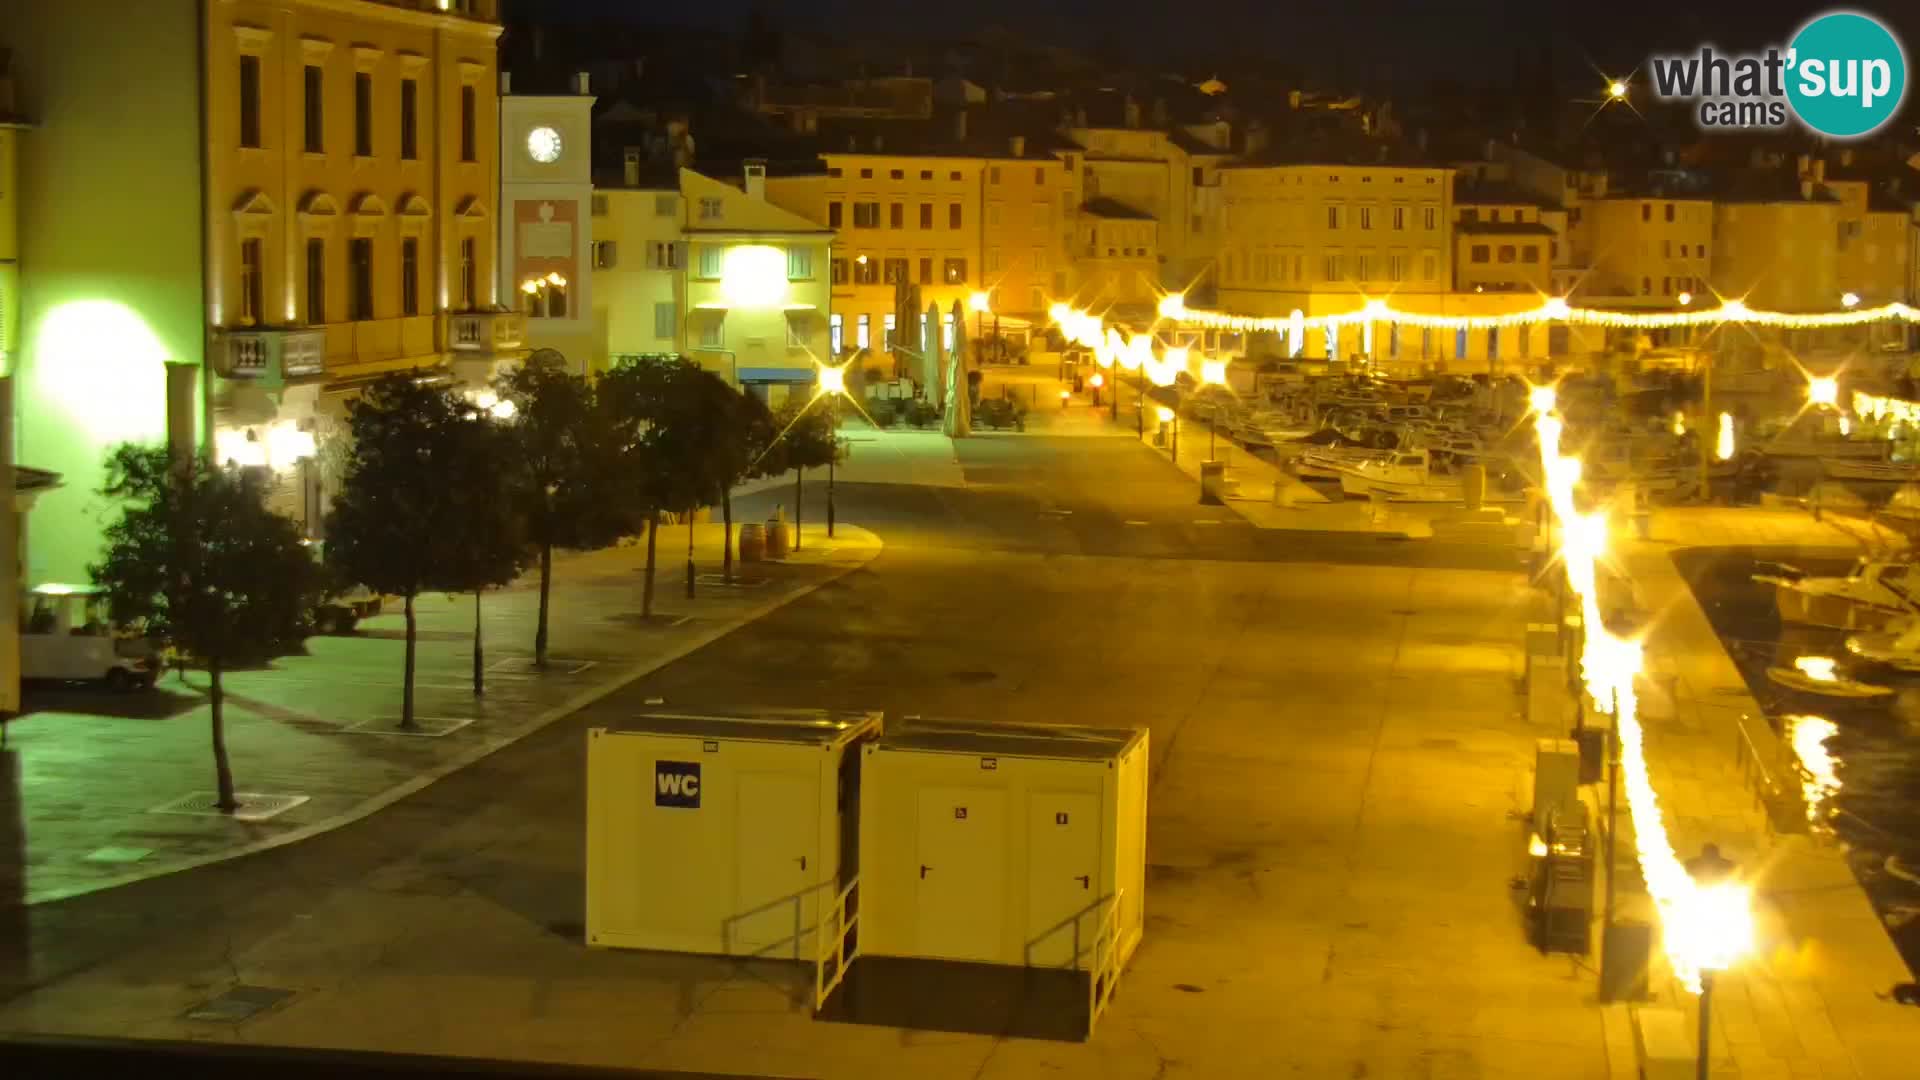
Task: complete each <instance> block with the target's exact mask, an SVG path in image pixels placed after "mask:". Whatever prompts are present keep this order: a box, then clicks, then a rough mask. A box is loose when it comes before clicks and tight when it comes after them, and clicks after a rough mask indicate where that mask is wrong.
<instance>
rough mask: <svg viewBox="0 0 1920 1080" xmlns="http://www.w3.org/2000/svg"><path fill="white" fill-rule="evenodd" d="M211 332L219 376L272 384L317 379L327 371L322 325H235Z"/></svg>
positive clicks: (214, 359) (325, 335)
mask: <svg viewBox="0 0 1920 1080" xmlns="http://www.w3.org/2000/svg"><path fill="white" fill-rule="evenodd" d="M214 334H215V336H214V353H213V366H214V371H215V372H217V373H218V374H219V375H220V376H221V377H222V378H227V379H245V380H249V381H253V382H257V383H259V384H260V385H262V386H269V387H274V386H285V385H287V384H288V383H292V382H299V381H301V380H303V379H311V378H317V377H319V376H320V375H321V374H322V373H324V372H325V370H326V358H327V331H326V328H325V327H320V326H299V327H293V326H282V327H274V326H258V327H234V328H229V329H220V330H216V331H215V332H214Z"/></svg>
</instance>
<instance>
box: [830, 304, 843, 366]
mask: <svg viewBox="0 0 1920 1080" xmlns="http://www.w3.org/2000/svg"><path fill="white" fill-rule="evenodd" d="M841 321H842V316H840V315H838V314H833V315H829V316H827V347H828V348H830V349H832V350H833V355H835V356H839V355H840V350H841V346H842V344H843V342H842V341H841V336H842V334H843V333H844V328H843V326H842V325H841Z"/></svg>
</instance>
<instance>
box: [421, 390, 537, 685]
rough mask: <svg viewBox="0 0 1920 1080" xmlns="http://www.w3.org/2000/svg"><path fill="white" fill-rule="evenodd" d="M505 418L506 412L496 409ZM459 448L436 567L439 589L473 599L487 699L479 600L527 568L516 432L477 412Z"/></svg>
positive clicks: (479, 674) (476, 677) (476, 675)
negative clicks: (515, 477)
mask: <svg viewBox="0 0 1920 1080" xmlns="http://www.w3.org/2000/svg"><path fill="white" fill-rule="evenodd" d="M496 409H497V410H498V411H500V412H506V411H507V410H506V409H505V408H503V407H499V406H496ZM453 437H454V439H455V440H456V441H457V442H458V447H457V449H456V452H455V454H454V456H453V460H452V462H451V468H450V472H449V474H448V476H447V478H446V490H447V497H448V505H447V522H446V526H445V528H446V533H445V535H446V537H447V538H448V539H449V540H450V541H451V542H449V543H446V544H445V545H443V550H442V551H441V552H440V557H439V559H438V560H437V561H436V565H435V567H434V579H433V581H434V587H435V588H439V589H444V590H446V591H447V592H450V593H465V592H470V593H472V594H473V692H474V694H475V695H480V694H485V693H486V692H487V690H486V675H485V672H486V657H485V652H486V650H485V646H484V644H483V641H482V633H481V622H480V598H481V595H482V594H483V593H485V592H486V590H488V589H493V588H499V587H500V586H503V585H509V584H512V582H513V580H514V579H515V578H517V577H519V576H520V572H521V571H523V570H525V569H526V568H527V564H528V562H529V561H530V555H531V552H530V549H529V548H528V546H527V541H526V527H525V521H524V519H523V518H522V517H521V515H520V514H519V513H517V512H516V510H515V508H514V506H513V504H512V502H511V501H510V500H509V499H508V498H507V497H506V495H507V493H508V492H509V491H510V490H512V487H513V481H512V474H513V470H514V467H515V464H516V461H515V457H516V455H515V454H514V447H513V444H512V442H511V438H512V436H511V432H510V431H509V429H508V428H507V427H506V426H505V425H504V424H503V423H502V422H501V421H500V420H499V419H497V418H496V417H495V415H494V413H493V412H492V411H488V410H479V409H476V410H474V411H472V412H471V413H469V414H468V416H467V421H466V422H465V423H464V424H461V425H459V426H458V427H457V428H456V429H455V431H454V433H453Z"/></svg>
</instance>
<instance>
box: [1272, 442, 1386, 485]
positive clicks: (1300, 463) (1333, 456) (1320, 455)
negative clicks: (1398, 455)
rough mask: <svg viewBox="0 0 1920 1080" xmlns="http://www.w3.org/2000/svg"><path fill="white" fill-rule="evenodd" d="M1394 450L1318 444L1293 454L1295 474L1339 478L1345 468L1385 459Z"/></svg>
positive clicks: (1304, 477)
mask: <svg viewBox="0 0 1920 1080" xmlns="http://www.w3.org/2000/svg"><path fill="white" fill-rule="evenodd" d="M1393 454H1394V452H1393V451H1392V450H1375V449H1373V448H1372V447H1366V446H1318V447H1314V448H1313V449H1311V450H1304V451H1301V452H1300V453H1299V454H1297V455H1294V456H1293V471H1294V475H1296V476H1298V477H1300V479H1302V480H1338V479H1340V474H1341V472H1343V471H1344V470H1345V469H1347V468H1349V467H1351V466H1354V465H1358V464H1361V463H1363V462H1368V461H1384V460H1386V459H1388V458H1390V457H1392V456H1393Z"/></svg>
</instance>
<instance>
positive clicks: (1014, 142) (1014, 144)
mask: <svg viewBox="0 0 1920 1080" xmlns="http://www.w3.org/2000/svg"><path fill="white" fill-rule="evenodd" d="M1007 149H1009V150H1011V151H1013V156H1014V157H1017V158H1023V157H1026V156H1027V137H1026V136H1025V135H1015V136H1013V137H1012V138H1009V139H1008V140H1007Z"/></svg>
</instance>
